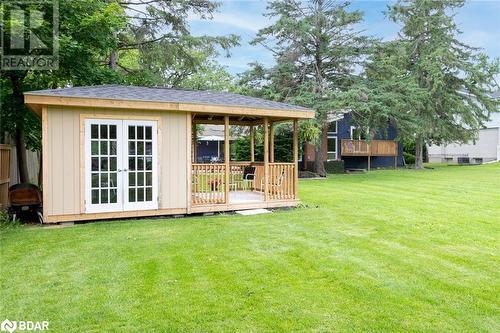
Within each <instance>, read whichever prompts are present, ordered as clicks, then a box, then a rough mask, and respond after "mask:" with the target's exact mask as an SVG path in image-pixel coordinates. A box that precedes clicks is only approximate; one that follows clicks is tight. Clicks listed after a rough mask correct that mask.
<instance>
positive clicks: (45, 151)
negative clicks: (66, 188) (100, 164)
mask: <svg viewBox="0 0 500 333" xmlns="http://www.w3.org/2000/svg"><path fill="white" fill-rule="evenodd" d="M47 111H48V107H47V106H44V107H43V108H42V213H43V214H42V215H43V221H44V222H47V218H48V207H49V202H48V198H49V179H48V178H49V165H48V161H49V137H48V132H49V127H48V119H47V117H48V112H47ZM80 149H81V147H80ZM80 168H81V164H80ZM81 184H82V181H81V179H80V186H81Z"/></svg>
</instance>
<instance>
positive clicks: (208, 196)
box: [191, 162, 296, 205]
mask: <svg viewBox="0 0 500 333" xmlns="http://www.w3.org/2000/svg"><path fill="white" fill-rule="evenodd" d="M248 166H252V167H255V172H254V175H253V181H252V180H245V178H244V172H245V168H246V167H248ZM268 167H269V169H268V172H269V176H268V186H267V189H268V196H267V197H268V199H269V200H290V199H295V193H296V189H295V187H296V182H295V168H296V166H295V164H294V163H269V164H268ZM225 172H226V165H225V164H223V163H217V164H202V163H193V164H192V174H191V179H192V196H191V197H192V204H193V205H209V204H224V203H227V201H226V197H225V195H226V191H225V186H226V184H225V179H226V178H225ZM228 186H229V191H258V192H261V193H264V191H265V187H266V186H265V168H264V163H263V162H231V163H230V166H229V184H228Z"/></svg>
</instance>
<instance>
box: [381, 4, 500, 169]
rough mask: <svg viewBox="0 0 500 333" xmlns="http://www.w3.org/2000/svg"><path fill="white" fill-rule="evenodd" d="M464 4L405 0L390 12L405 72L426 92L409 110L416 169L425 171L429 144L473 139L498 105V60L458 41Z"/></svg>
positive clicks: (403, 126)
mask: <svg viewBox="0 0 500 333" xmlns="http://www.w3.org/2000/svg"><path fill="white" fill-rule="evenodd" d="M463 4H464V1H463V0H442V1H427V0H416V1H408V0H400V1H398V2H397V3H396V4H395V5H393V6H391V7H390V9H389V13H388V14H389V17H390V18H391V19H392V20H393V21H394V22H396V23H399V24H401V25H402V29H401V32H400V35H401V36H402V37H401V40H402V43H403V45H404V47H405V48H406V52H405V53H404V54H405V58H406V61H405V62H403V64H404V67H403V70H405V71H406V72H407V73H408V76H409V77H410V78H411V79H412V80H413V82H414V83H413V85H414V84H415V83H416V84H417V85H418V87H419V89H420V90H422V91H424V92H425V93H424V94H422V95H418V96H417V97H416V98H415V100H418V102H416V103H414V107H413V108H410V109H409V110H408V112H409V113H410V117H411V118H413V122H414V125H412V128H411V132H413V133H414V136H413V137H414V138H415V140H416V154H415V155H416V167H417V168H421V167H422V153H423V152H422V148H423V146H424V145H425V143H428V144H432V143H436V144H443V143H449V142H456V143H465V142H467V141H469V140H471V139H473V138H474V137H475V135H477V132H478V130H479V129H480V128H481V127H482V126H483V124H484V122H485V121H487V120H488V118H489V115H490V113H492V112H496V111H497V106H498V105H499V102H498V101H495V100H493V99H492V98H490V94H491V93H492V92H493V91H494V90H495V89H498V88H497V87H496V84H495V79H494V78H495V75H497V74H498V73H499V71H500V66H499V60H498V59H496V60H494V61H490V60H489V59H488V57H487V55H486V54H484V53H482V52H480V50H478V49H476V48H473V47H471V46H468V45H466V44H464V43H463V42H461V41H460V40H459V39H458V37H459V36H460V33H461V32H460V31H459V29H458V27H457V25H456V23H455V22H454V15H453V13H454V11H455V10H456V9H457V8H460V7H462V6H463ZM405 116H406V115H405ZM398 127H399V128H401V129H404V128H405V125H404V124H403V123H400V124H398Z"/></svg>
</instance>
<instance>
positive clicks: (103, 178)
mask: <svg viewBox="0 0 500 333" xmlns="http://www.w3.org/2000/svg"><path fill="white" fill-rule="evenodd" d="M101 187H108V174H107V173H101Z"/></svg>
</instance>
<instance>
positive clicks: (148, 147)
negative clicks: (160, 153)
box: [146, 142, 153, 155]
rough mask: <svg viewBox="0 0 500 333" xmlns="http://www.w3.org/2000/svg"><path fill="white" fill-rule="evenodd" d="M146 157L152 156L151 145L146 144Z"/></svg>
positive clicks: (150, 143)
mask: <svg viewBox="0 0 500 333" xmlns="http://www.w3.org/2000/svg"><path fill="white" fill-rule="evenodd" d="M146 155H153V143H152V142H146Z"/></svg>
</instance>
